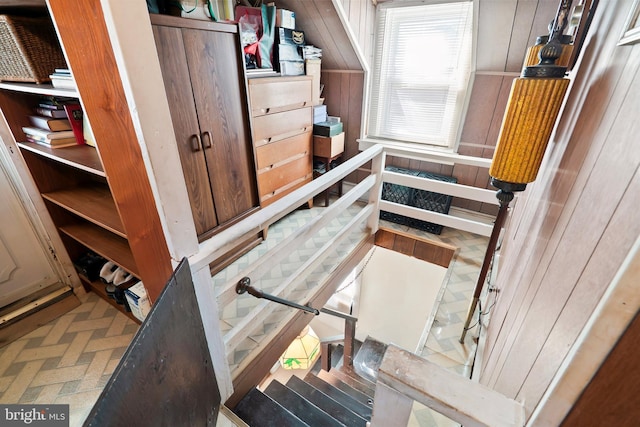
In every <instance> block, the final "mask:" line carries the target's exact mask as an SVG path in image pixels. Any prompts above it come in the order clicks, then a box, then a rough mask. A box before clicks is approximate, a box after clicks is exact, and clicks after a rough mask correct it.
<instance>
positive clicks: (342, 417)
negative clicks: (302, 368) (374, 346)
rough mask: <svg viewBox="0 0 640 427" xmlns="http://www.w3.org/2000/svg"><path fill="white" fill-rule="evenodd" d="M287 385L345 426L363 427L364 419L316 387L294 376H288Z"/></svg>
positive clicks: (365, 421) (365, 423) (364, 424)
mask: <svg viewBox="0 0 640 427" xmlns="http://www.w3.org/2000/svg"><path fill="white" fill-rule="evenodd" d="M287 387H289V388H290V389H291V390H293V391H295V392H296V393H298V394H299V395H301V396H303V397H304V398H305V399H307V400H308V401H310V402H311V403H313V404H314V405H316V406H317V407H319V408H320V409H322V410H323V411H324V412H326V413H327V414H331V416H332V417H333V418H335V419H337V420H338V421H340V422H341V423H343V424H344V425H346V426H349V427H356V426H361V427H365V426H366V425H367V420H366V419H364V418H362V417H361V416H359V415H357V414H355V413H354V412H352V411H351V410H349V409H347V408H345V407H344V406H342V405H341V404H340V403H339V402H336V401H335V400H333V399H332V398H330V397H329V396H327V395H326V394H324V393H323V392H321V391H320V390H318V389H317V388H315V387H313V386H312V385H311V384H308V383H306V382H304V381H303V380H301V379H300V378H298V377H296V376H292V377H291V378H289V380H288V381H287Z"/></svg>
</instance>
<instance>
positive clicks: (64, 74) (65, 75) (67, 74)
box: [49, 68, 76, 89]
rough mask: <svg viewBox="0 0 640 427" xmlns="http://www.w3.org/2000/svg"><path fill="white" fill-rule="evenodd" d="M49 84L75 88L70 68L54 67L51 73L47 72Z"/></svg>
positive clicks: (62, 87)
mask: <svg viewBox="0 0 640 427" xmlns="http://www.w3.org/2000/svg"><path fill="white" fill-rule="evenodd" d="M49 78H50V79H51V84H52V85H53V87H55V88H58V89H76V82H75V81H74V80H73V77H72V76H71V70H69V69H67V68H56V69H55V71H54V72H53V74H49Z"/></svg>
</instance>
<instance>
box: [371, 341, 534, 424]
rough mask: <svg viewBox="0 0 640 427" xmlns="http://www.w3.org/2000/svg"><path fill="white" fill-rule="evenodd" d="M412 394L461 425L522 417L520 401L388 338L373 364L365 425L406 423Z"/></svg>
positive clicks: (519, 420)
mask: <svg viewBox="0 0 640 427" xmlns="http://www.w3.org/2000/svg"><path fill="white" fill-rule="evenodd" d="M414 400H415V401H417V402H420V403H421V404H423V405H425V406H427V407H429V408H431V409H433V410H435V411H437V412H439V413H441V414H442V415H445V416H446V417H448V418H450V419H451V420H453V421H455V422H458V423H460V424H462V425H464V426H465V427H474V426H490V427H502V426H504V427H506V426H510V427H513V426H523V425H524V422H525V414H524V407H523V405H522V403H520V402H517V401H515V400H513V399H510V398H508V397H506V396H504V395H502V394H500V393H498V392H496V391H494V390H492V389H490V388H488V387H486V386H484V385H482V384H479V383H476V382H474V381H472V380H470V379H468V378H465V377H463V376H461V375H458V374H456V373H453V372H451V371H448V370H446V369H444V368H442V367H440V366H438V365H436V364H434V363H431V362H429V361H427V360H425V359H423V358H421V357H419V356H417V355H415V354H413V353H410V352H408V351H406V350H402V349H401V348H399V347H396V346H394V345H392V344H390V345H389V346H388V348H387V351H386V353H385V355H384V358H383V359H382V363H381V365H380V368H379V370H378V382H377V384H376V394H375V401H374V405H373V416H372V419H371V427H376V426H377V427H400V426H403V427H404V426H406V425H407V422H408V421H409V416H410V414H411V407H412V405H413V401H414Z"/></svg>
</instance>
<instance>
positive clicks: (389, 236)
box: [375, 227, 458, 268]
mask: <svg viewBox="0 0 640 427" xmlns="http://www.w3.org/2000/svg"><path fill="white" fill-rule="evenodd" d="M407 240H410V241H411V242H412V243H411V251H410V253H406V251H403V250H401V247H400V245H402V244H403V243H402V242H405V244H406V241H407ZM375 243H376V246H381V247H383V248H386V249H389V250H392V251H396V252H400V253H404V254H405V255H409V256H412V257H414V258H418V259H421V260H423V261H426V262H430V263H432V264H436V265H439V266H441V267H445V268H448V267H449V264H450V263H451V260H452V259H453V256H454V255H455V254H456V252H457V250H458V248H456V247H455V246H452V245H448V244H446V243H442V242H437V241H435V240H430V239H425V238H422V237H419V236H415V235H412V234H409V233H405V232H403V231H400V230H394V229H391V228H386V227H380V229H379V230H378V231H377V232H376V240H375Z"/></svg>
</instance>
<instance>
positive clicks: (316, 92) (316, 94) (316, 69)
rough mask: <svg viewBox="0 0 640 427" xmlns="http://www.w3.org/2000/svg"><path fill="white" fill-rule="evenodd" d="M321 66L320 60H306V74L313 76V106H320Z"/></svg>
mask: <svg viewBox="0 0 640 427" xmlns="http://www.w3.org/2000/svg"><path fill="white" fill-rule="evenodd" d="M320 64H321V61H320V60H319V59H307V60H305V72H306V73H307V76H311V105H319V104H320Z"/></svg>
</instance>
